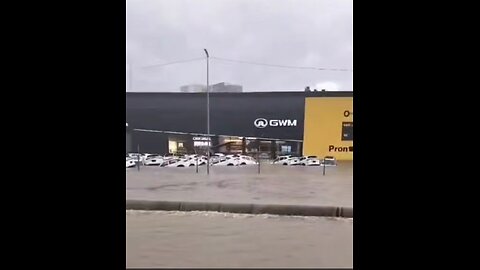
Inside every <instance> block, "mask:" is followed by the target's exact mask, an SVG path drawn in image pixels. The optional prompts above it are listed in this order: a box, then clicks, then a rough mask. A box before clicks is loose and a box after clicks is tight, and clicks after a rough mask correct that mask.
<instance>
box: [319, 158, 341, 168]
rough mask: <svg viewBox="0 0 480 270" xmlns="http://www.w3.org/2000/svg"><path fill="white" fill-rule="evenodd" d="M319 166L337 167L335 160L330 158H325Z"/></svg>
mask: <svg viewBox="0 0 480 270" xmlns="http://www.w3.org/2000/svg"><path fill="white" fill-rule="evenodd" d="M320 165H321V166H327V167H328V166H337V159H336V158H335V157H332V156H326V157H325V158H324V159H323V160H322V162H321V163H320Z"/></svg>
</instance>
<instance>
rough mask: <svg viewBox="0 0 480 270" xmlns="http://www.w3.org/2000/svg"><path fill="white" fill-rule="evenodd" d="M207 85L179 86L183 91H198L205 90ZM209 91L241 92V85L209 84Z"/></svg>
mask: <svg viewBox="0 0 480 270" xmlns="http://www.w3.org/2000/svg"><path fill="white" fill-rule="evenodd" d="M206 91H207V86H206V85H202V84H189V85H184V86H182V87H180V92H184V93H199V92H206ZM210 92H214V93H221V92H224V93H225V92H226V93H241V92H243V86H241V85H237V84H229V83H225V82H221V83H217V84H214V85H210Z"/></svg>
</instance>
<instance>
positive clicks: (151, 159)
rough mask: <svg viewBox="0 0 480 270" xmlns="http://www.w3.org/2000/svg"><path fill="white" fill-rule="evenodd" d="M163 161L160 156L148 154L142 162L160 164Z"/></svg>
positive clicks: (152, 164) (146, 164) (148, 164)
mask: <svg viewBox="0 0 480 270" xmlns="http://www.w3.org/2000/svg"><path fill="white" fill-rule="evenodd" d="M163 162H164V160H163V157H162V156H158V155H157V156H149V157H148V158H146V159H145V161H144V162H143V164H144V165H145V166H160V165H162V163H163Z"/></svg>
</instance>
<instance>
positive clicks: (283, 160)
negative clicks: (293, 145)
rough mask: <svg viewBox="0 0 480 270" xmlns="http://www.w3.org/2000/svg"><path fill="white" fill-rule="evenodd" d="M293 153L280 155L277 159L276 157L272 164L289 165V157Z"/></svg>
mask: <svg viewBox="0 0 480 270" xmlns="http://www.w3.org/2000/svg"><path fill="white" fill-rule="evenodd" d="M290 157H291V155H285V156H278V157H277V158H276V159H274V160H273V161H272V164H284V163H285V164H284V165H288V162H287V160H288V158H290Z"/></svg>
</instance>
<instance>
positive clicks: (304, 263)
mask: <svg viewBox="0 0 480 270" xmlns="http://www.w3.org/2000/svg"><path fill="white" fill-rule="evenodd" d="M126 214H127V267H352V266H353V258H352V257H353V255H352V254H353V251H352V250H353V246H352V245H353V219H338V218H323V217H287V216H275V215H247V214H230V213H216V212H166V211H127V213H126Z"/></svg>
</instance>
